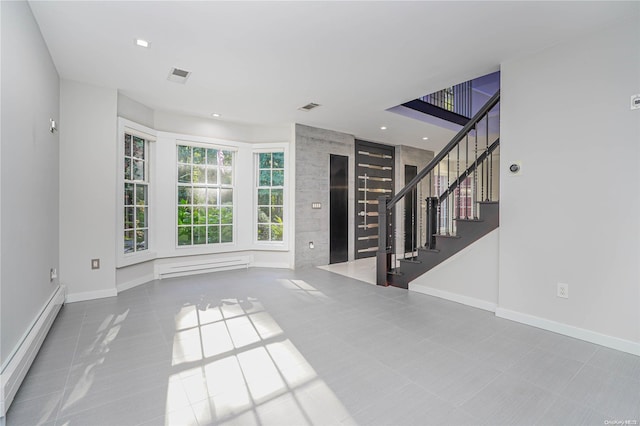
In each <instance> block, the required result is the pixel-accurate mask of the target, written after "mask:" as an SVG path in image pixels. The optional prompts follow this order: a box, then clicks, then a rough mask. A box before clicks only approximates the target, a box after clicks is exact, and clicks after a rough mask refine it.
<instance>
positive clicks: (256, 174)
mask: <svg viewBox="0 0 640 426" xmlns="http://www.w3.org/2000/svg"><path fill="white" fill-rule="evenodd" d="M278 152H281V153H283V155H284V165H283V171H284V181H283V185H282V240H281V241H273V240H269V241H265V240H259V239H258V206H259V203H258V190H259V189H260V188H273V186H269V187H262V186H260V154H266V153H271V154H273V153H278ZM252 154H253V204H252V207H253V215H252V236H253V244H254V245H256V246H260V247H274V248H275V247H278V248H286V247H288V245H289V244H288V239H289V227H290V223H291V222H290V221H291V214H290V211H289V179H290V174H291V170H290V167H289V150H288V149H287V146H283V145H280V144H277V145H275V144H274V145H271V144H270V145H269V146H268V147H267V146H266V147H263V148H259V149H254V150H253V151H252ZM270 170H273V168H271V169H270ZM276 188H279V187H276ZM270 224H271V223H270Z"/></svg>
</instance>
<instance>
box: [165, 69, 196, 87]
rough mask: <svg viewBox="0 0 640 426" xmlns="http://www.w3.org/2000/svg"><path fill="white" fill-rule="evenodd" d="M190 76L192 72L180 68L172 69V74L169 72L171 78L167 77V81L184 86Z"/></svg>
mask: <svg viewBox="0 0 640 426" xmlns="http://www.w3.org/2000/svg"><path fill="white" fill-rule="evenodd" d="M190 75H191V72H190V71H185V70H182V69H180V68H171V72H169V77H167V80H169V81H173V82H175V83H182V84H184V83H186V82H187V79H188V78H189V76H190Z"/></svg>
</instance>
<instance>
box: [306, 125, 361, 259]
mask: <svg viewBox="0 0 640 426" xmlns="http://www.w3.org/2000/svg"><path fill="white" fill-rule="evenodd" d="M354 140H355V138H354V137H353V136H352V135H348V134H345V133H340V132H334V131H332V130H324V129H318V128H315V127H309V126H304V125H301V124H296V136H295V151H296V176H295V177H296V179H295V204H296V213H295V214H296V220H295V221H296V224H295V232H296V242H295V267H296V269H298V268H304V267H310V266H321V265H327V264H328V263H329V156H330V155H331V154H336V155H344V156H347V157H349V219H348V220H349V260H353V250H354V244H353V239H354V233H355V232H354V229H353V224H354V222H355V220H354V214H355V213H354V211H355V205H354V187H355V179H354V175H353V173H354V170H355V168H354V166H355V165H354V146H355V142H354ZM312 202H320V203H322V208H321V209H312V208H311V203H312ZM310 241H313V244H314V248H313V249H310V248H309V242H310Z"/></svg>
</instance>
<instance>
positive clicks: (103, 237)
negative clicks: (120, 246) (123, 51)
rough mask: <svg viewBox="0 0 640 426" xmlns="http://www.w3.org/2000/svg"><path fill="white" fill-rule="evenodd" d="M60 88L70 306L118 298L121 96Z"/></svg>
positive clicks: (70, 85)
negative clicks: (95, 261) (94, 261)
mask: <svg viewBox="0 0 640 426" xmlns="http://www.w3.org/2000/svg"><path fill="white" fill-rule="evenodd" d="M60 89H61V90H60V109H61V117H60V280H61V282H62V283H63V284H65V285H66V286H67V293H68V294H69V299H68V300H71V301H73V300H83V299H91V298H95V297H107V296H114V295H115V294H116V279H115V277H116V275H115V268H116V263H115V232H116V229H115V226H116V216H115V214H116V209H115V200H116V194H115V190H116V174H115V171H116V140H117V139H116V133H117V122H116V111H117V102H118V100H117V92H116V90H115V89H105V88H101V87H95V86H91V85H88V84H84V83H79V82H75V81H69V80H62V81H61V87H60ZM91 259H100V269H96V270H92V269H91Z"/></svg>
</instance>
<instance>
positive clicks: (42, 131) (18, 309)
mask: <svg viewBox="0 0 640 426" xmlns="http://www.w3.org/2000/svg"><path fill="white" fill-rule="evenodd" d="M0 10H1V15H2V17H1V28H2V34H1V36H2V45H1V48H0V51H1V54H2V57H1V61H2V66H1V67H2V69H1V73H2V77H1V78H2V95H1V109H2V113H1V115H2V118H1V122H2V131H1V133H2V136H1V137H2V146H1V154H0V156H1V158H2V159H1V166H0V170H1V177H0V180H1V195H2V201H1V218H2V219H1V225H0V229H1V244H2V257H1V268H0V269H1V278H0V298H1V305H0V311H1V314H0V324H1V327H0V361H1V363H2V365H3V366H4V365H5V363H6V361H7V358H8V356H9V355H10V354H11V353H12V352H13V351H14V349H15V348H16V344H17V343H18V342H19V341H20V340H21V338H22V336H23V335H24V334H25V333H26V332H27V331H28V328H29V327H30V325H31V324H32V323H33V322H34V321H35V320H36V315H37V314H39V313H40V310H41V309H42V308H43V306H44V305H45V303H46V302H47V301H48V300H49V298H50V297H51V295H52V294H53V292H54V290H55V288H56V286H57V284H58V283H57V280H54V281H53V282H50V280H49V270H50V268H57V267H58V262H59V252H58V171H59V169H58V156H59V144H58V142H59V138H58V133H54V134H51V133H50V132H49V118H53V119H55V120H58V119H59V93H60V92H59V79H58V73H57V71H56V69H55V67H54V65H53V61H52V60H51V57H50V55H49V51H48V50H47V46H46V45H45V43H44V40H43V39H42V36H41V34H40V30H39V28H38V26H37V24H36V22H35V20H34V18H33V15H32V14H31V10H30V9H29V5H28V4H27V3H26V2H22V1H20V2H5V1H3V2H0Z"/></svg>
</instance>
